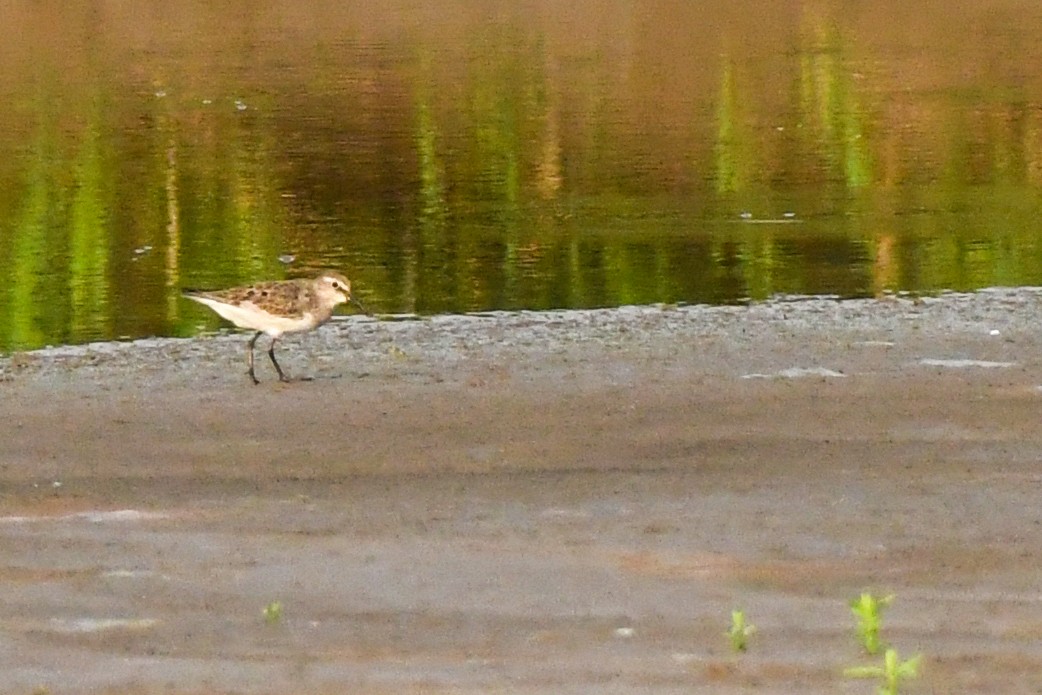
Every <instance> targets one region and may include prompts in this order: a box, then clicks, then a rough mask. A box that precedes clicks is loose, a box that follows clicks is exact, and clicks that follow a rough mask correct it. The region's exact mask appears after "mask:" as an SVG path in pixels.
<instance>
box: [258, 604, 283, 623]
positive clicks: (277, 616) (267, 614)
mask: <svg viewBox="0 0 1042 695" xmlns="http://www.w3.org/2000/svg"><path fill="white" fill-rule="evenodd" d="M261 614H262V615H263V616H264V622H266V623H267V624H268V625H275V624H276V623H278V622H280V621H281V620H282V602H281V601H272V602H271V603H269V604H268V605H266V606H264V610H262V611H261Z"/></svg>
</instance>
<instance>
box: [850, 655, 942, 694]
mask: <svg viewBox="0 0 1042 695" xmlns="http://www.w3.org/2000/svg"><path fill="white" fill-rule="evenodd" d="M922 659H923V655H922V654H917V655H915V656H913V657H912V658H911V659H908V660H906V661H901V658H900V657H899V656H898V655H897V650H896V649H887V650H886V653H884V654H883V665H882V666H853V667H851V668H847V669H844V670H843V675H844V676H845V677H847V678H880V679H882V681H883V684H882V685H881V686H879V691H878V692H879V695H898V692H899V691H898V687H899V686H900V684H901V682H902V681H906V680H910V679H912V678H915V677H916V676H918V675H919V662H920V661H922Z"/></svg>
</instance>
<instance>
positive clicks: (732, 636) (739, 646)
mask: <svg viewBox="0 0 1042 695" xmlns="http://www.w3.org/2000/svg"><path fill="white" fill-rule="evenodd" d="M754 632H756V626H755V625H747V624H746V623H745V611H740V610H734V611H731V628H730V629H729V630H728V631H727V632H725V633H724V634H726V635H727V638H728V639H729V640H731V649H733V650H735V651H736V652H744V651H745V650H746V649H748V648H749V635H751V634H753V633H754Z"/></svg>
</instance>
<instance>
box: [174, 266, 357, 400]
mask: <svg viewBox="0 0 1042 695" xmlns="http://www.w3.org/2000/svg"><path fill="white" fill-rule="evenodd" d="M182 294H183V295H184V296H185V297H187V298H188V299H191V300H192V301H195V302H199V303H200V304H205V305H206V306H208V307H210V308H211V309H213V310H214V311H215V312H217V314H218V315H219V316H221V318H224V319H227V320H228V321H231V322H232V323H234V324H235V325H236V326H238V327H239V328H249V329H251V330H254V331H257V334H256V335H254V336H253V339H252V340H250V345H249V352H248V353H247V357H246V363H247V364H248V365H249V369H248V370H247V374H249V375H250V379H252V380H253V383H254V384H259V383H260V381H259V380H258V379H257V375H256V374H254V372H253V348H254V346H255V345H256V344H257V338H260V337H261V335H262V334H265V333H266V334H267V335H269V336H271V345H270V346H269V347H268V357H270V358H271V363H272V364H273V365H275V371H276V372H278V373H279V381H289V379H288V378H286V375H285V374H284V373H283V371H282V367H280V366H279V363H278V362H277V361H276V360H275V343H276V341H278V339H279V338H281V337H282V335H283V334H284V333H298V332H301V331H311V330H314V329H316V328H318V327H319V326H321V325H322V324H323V323H325V322H326V321H328V320H329V319H330V317H332V316H333V309H335V308H336V307H337V305H339V304H344V303H346V302H351V303H353V304H355V305H356V306H358V307H359V308H360V309H361V310H362V311H366V309H365V307H363V306H362V304H361V302H359V301H358V300H357V299H355V298H354V297H353V296H351V283H350V282H349V281H348V279H347V278H345V277H344V276H343V275H341V274H340V273H333V272H328V273H322V274H321V275H319V276H318V277H316V278H314V279H306V278H305V279H299V280H282V281H272V282H259V283H257V284H254V285H247V286H245V287H232V288H230V289H226V290H215V291H212V292H207V291H202V290H185V291H184V292H183V293H182ZM367 313H368V312H367Z"/></svg>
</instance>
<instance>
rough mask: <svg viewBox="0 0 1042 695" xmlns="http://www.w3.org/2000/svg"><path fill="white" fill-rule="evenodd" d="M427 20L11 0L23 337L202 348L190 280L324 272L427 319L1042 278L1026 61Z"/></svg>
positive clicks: (629, 20) (9, 175)
mask: <svg viewBox="0 0 1042 695" xmlns="http://www.w3.org/2000/svg"><path fill="white" fill-rule="evenodd" d="M406 4H407V5H408V3H406ZM410 7H411V10H410V12H412V13H414V14H410V13H409V12H405V13H404V14H403V15H401V16H399V15H397V14H395V12H394V11H392V10H373V12H376V13H377V14H376V15H375V17H376V18H377V19H378V20H379V21H371V22H368V23H367V22H366V21H362V20H363V19H372V18H371V17H368V15H365V16H364V17H362V18H359V17H355V16H353V15H352V14H351V13H352V12H356V11H357V12H362V10H355V9H350V8H348V9H345V10H344V12H345V13H346V14H347V16H346V18H345V17H341V16H340V15H338V14H335V13H334V14H331V15H330V16H329V17H326V18H324V19H325V20H328V22H327V23H328V24H329V25H330V27H331V28H329V29H326V28H325V27H324V22H322V21H319V22H316V23H314V24H308V25H306V26H303V27H298V28H297V29H296V30H295V31H296V32H298V33H294V32H285V31H283V29H284V28H285V24H286V23H288V22H291V19H289V18H287V17H286V16H283V15H280V16H278V17H277V18H276V19H272V18H271V17H265V16H264V15H263V13H261V15H260V16H258V17H254V18H252V20H251V21H254V22H256V25H250V27H249V30H248V31H247V30H246V29H244V30H243V31H242V32H241V33H240V32H237V31H227V32H221V31H218V30H217V29H216V28H215V29H213V30H207V29H205V28H204V29H199V27H200V26H203V27H209V26H210V24H211V23H212V24H213V25H214V27H217V26H225V27H236V26H239V24H236V22H235V21H231V20H232V19H236V21H238V22H239V23H240V24H241V20H242V18H241V17H238V18H236V17H223V15H222V13H223V12H231V13H233V11H232V10H221V9H211V10H205V11H204V10H203V9H201V8H199V7H195V8H194V9H187V10H184V12H185V19H184V21H186V22H187V23H188V24H189V25H191V26H193V27H195V29H193V30H192V31H189V32H181V33H178V32H177V31H172V32H169V33H164V32H163V31H161V29H162V27H160V26H158V25H155V26H153V25H151V24H148V23H147V22H146V24H145V26H137V25H136V24H134V23H136V22H139V21H143V20H140V19H139V18H127V17H124V18H123V19H122V21H125V22H129V23H131V24H133V26H134V27H135V28H136V29H137V30H139V31H140V32H141V33H142V35H144V36H149V37H151V38H152V39H154V42H155V43H156V45H155V46H153V45H152V43H150V42H146V43H147V48H145V49H143V48H141V47H135V46H133V45H130V46H123V45H122V43H121V41H117V40H114V39H113V37H115V36H120V37H124V36H130V35H132V34H129V33H127V32H126V31H125V30H126V27H125V26H114V27H113V28H112V29H111V32H113V33H112V34H111V35H108V34H105V31H106V30H105V28H104V27H102V28H100V29H99V31H101V32H102V33H101V37H102V38H101V39H98V40H95V39H94V38H84V39H82V41H83V43H82V44H77V43H76V42H75V41H72V42H71V44H70V46H69V51H68V54H67V56H57V55H51V54H47V55H41V54H40V49H39V48H38V46H40V45H42V44H41V43H40V41H39V40H38V39H39V38H40V37H39V35H38V34H34V33H33V31H37V32H40V31H43V32H44V33H45V34H46V32H47V31H58V30H61V33H63V35H69V36H72V37H76V36H81V35H84V34H83V33H82V32H79V33H78V32H77V31H74V30H73V29H75V27H69V26H62V25H61V22H63V21H67V22H73V23H74V22H76V21H78V20H76V19H75V18H72V19H69V18H53V17H47V18H45V19H40V20H39V23H40V25H42V26H45V25H47V24H48V23H51V22H53V23H56V26H55V27H54V28H53V29H47V28H46V26H45V28H44V29H40V28H39V27H37V28H36V29H32V27H29V26H28V25H29V24H31V22H30V20H28V19H26V17H32V15H33V12H32V11H29V12H27V13H25V14H23V15H16V16H11V15H7V16H5V15H3V13H4V12H8V13H10V9H9V8H8V9H4V8H0V18H2V19H5V20H7V22H8V24H11V25H12V26H18V24H19V22H21V23H22V24H25V25H26V27H23V28H25V30H26V33H27V35H28V36H29V37H30V38H32V39H33V40H31V41H30V40H27V41H26V43H25V45H24V46H22V45H21V44H16V45H15V47H14V48H12V49H10V50H9V51H8V52H7V53H3V54H0V68H10V69H0V75H3V77H0V95H2V96H4V97H5V98H7V99H8V101H9V103H10V104H11V105H12V106H11V108H10V109H8V110H7V111H6V112H3V113H0V126H3V127H0V184H2V190H0V234H2V237H0V254H2V255H0V272H2V273H3V277H4V278H5V282H4V283H3V287H2V288H0V351H10V350H16V349H26V348H32V347H38V346H41V345H44V344H48V343H61V342H82V341H88V340H95V339H105V338H112V337H133V336H142V335H156V334H161V335H189V334H192V333H194V332H196V331H197V330H198V329H199V328H200V327H203V328H215V327H217V326H220V325H221V324H220V322H219V321H217V320H216V319H215V318H214V317H213V316H212V315H210V314H209V313H207V312H205V311H204V310H202V309H199V308H197V307H195V306H194V305H186V304H185V303H184V302H183V301H182V300H181V299H180V298H179V295H180V289H181V288H182V287H186V286H203V287H219V286H226V285H231V284H236V283H243V282H249V281H252V280H258V279H267V278H279V277H284V276H295V275H305V274H308V273H310V272H313V270H314V269H316V268H319V267H325V266H333V267H337V268H340V269H342V270H344V271H345V272H347V273H348V274H349V275H350V276H351V277H352V278H353V279H354V281H355V284H356V288H357V290H358V292H359V294H360V295H361V296H362V298H363V299H364V300H365V301H366V303H367V304H369V305H370V306H372V307H373V308H374V309H376V310H379V311H393V312H402V311H406V312H420V313H433V312H446V311H469V310H483V309H497V308H508V309H516V308H533V309H548V308H562V307H589V306H612V305H620V304H627V303H650V302H711V303H720V302H736V301H747V300H760V299H765V298H767V297H770V296H771V295H773V294H775V293H829V294H836V295H840V296H867V295H874V294H878V293H881V292H884V291H897V290H909V291H914V292H922V291H926V292H932V291H938V290H941V289H948V288H950V289H960V290H963V289H975V288H979V287H982V286H986V285H994V284H1007V285H1018V284H1039V283H1040V282H1042V277H1040V276H1042V244H1040V243H1039V240H1038V237H1039V234H1038V229H1039V227H1038V224H1039V223H1038V220H1039V208H1040V196H1039V190H1040V189H1042V117H1040V115H1039V114H1040V113H1042V110H1040V109H1039V108H1038V105H1039V104H1040V103H1042V94H1040V93H1039V91H1038V89H1039V88H1038V87H1034V86H1033V85H1030V84H1024V83H1023V81H1018V80H1017V77H1016V75H1017V72H1016V71H1015V70H1014V71H1012V72H1011V73H1010V72H999V73H996V74H982V76H981V77H980V80H979V82H976V83H974V84H972V85H970V86H969V87H967V86H965V85H959V86H958V88H953V87H951V86H950V83H951V82H952V81H953V80H954V79H955V78H953V77H952V75H956V76H959V78H958V79H965V78H964V77H962V76H963V75H965V73H966V70H965V67H964V66H963V65H962V64H961V62H960V61H967V60H971V59H972V55H971V56H970V57H966V56H963V55H962V54H959V53H952V52H951V51H950V46H949V45H948V44H943V45H942V44H939V43H937V45H935V42H932V41H931V40H930V37H926V38H924V45H923V46H917V51H918V53H916V55H917V56H926V57H925V58H922V60H923V62H924V63H925V64H927V65H932V64H936V65H937V66H940V67H937V68H935V69H936V72H937V73H938V74H937V75H930V74H927V75H920V74H919V73H918V72H916V71H908V70H907V68H906V66H905V64H904V63H903V62H902V61H904V60H906V58H905V57H904V56H903V54H902V53H901V52H900V51H895V52H889V51H890V49H889V48H888V46H890V45H891V44H892V43H893V42H894V40H895V39H894V37H893V36H891V35H888V34H885V33H884V34H882V35H873V34H871V33H870V32H868V31H866V30H865V28H864V27H860V28H859V29H858V30H855V29H854V28H852V27H851V26H850V25H849V24H848V22H849V18H846V17H843V16H839V15H836V14H833V13H830V11H829V9H828V8H829V6H828V5H818V4H815V3H804V4H799V5H798V8H797V9H795V10H793V11H792V12H791V13H789V12H787V11H786V10H784V9H781V10H779V9H777V8H774V9H772V12H775V13H776V14H775V15H773V20H772V21H774V26H775V27H776V29H777V32H778V33H777V36H769V35H768V36H764V37H762V39H763V40H762V41H759V42H757V43H751V42H750V41H749V40H748V39H747V38H746V37H747V36H749V35H752V34H753V33H755V32H751V31H748V29H751V28H753V27H745V28H744V30H743V27H741V26H739V27H738V28H732V27H731V26H730V24H726V25H721V26H718V27H715V30H714V27H713V26H712V21H713V17H714V16H715V15H714V14H713V13H711V12H709V13H706V14H702V13H699V12H695V11H694V10H693V9H690V8H689V11H688V12H682V13H678V14H676V15H675V16H674V15H673V14H670V13H668V12H665V11H664V10H663V11H662V13H660V14H656V12H658V11H657V10H655V9H641V8H639V7H637V6H635V5H634V6H631V5H627V4H611V3H608V4H603V3H596V2H591V3H579V4H578V5H575V6H574V7H573V9H572V10H565V9H563V8H559V7H555V6H552V5H551V6H550V7H551V9H547V10H546V12H545V13H544V14H542V15H535V16H529V15H527V14H524V13H513V12H510V11H507V10H505V9H504V10H503V11H502V12H501V13H500V14H498V15H497V14H496V13H493V15H495V16H490V15H489V14H488V12H487V11H485V10H483V9H482V8H481V7H480V6H479V5H478V4H469V3H466V2H463V3H461V5H460V7H461V8H463V9H462V10H461V11H460V13H458V15H459V18H456V15H453V18H442V17H439V18H438V20H439V21H437V22H434V21H428V20H431V18H430V17H427V15H424V14H423V12H425V11H429V10H424V9H423V7H424V6H422V5H416V6H415V7H413V6H411V5H410ZM714 7H716V9H717V10H718V14H720V15H725V14H727V13H729V12H730V13H733V16H732V17H731V19H730V20H729V21H732V22H741V21H744V18H745V17H747V16H748V15H747V13H746V14H743V13H742V11H741V8H737V7H736V8H734V9H733V10H731V9H727V7H726V6H725V5H724V4H720V5H719V6H715V5H714ZM272 8H275V9H272ZM278 8H282V9H286V8H288V5H286V6H283V5H281V4H280V3H274V4H272V6H271V8H269V10H271V11H272V12H275V11H276V10H277V9H278ZM575 8H578V9H575ZM39 12H40V13H41V14H42V13H43V10H40V11H39ZM210 12H213V13H216V14H215V15H214V16H211V15H210ZM570 13H573V14H570ZM641 13H646V14H641ZM117 14H118V13H117ZM600 15H606V18H604V21H600V20H601V17H600ZM402 16H406V18H405V19H402ZM417 16H421V17H425V18H426V19H425V20H423V21H418V20H416V17H417ZM202 20H205V21H202ZM218 20H220V21H218ZM224 20H228V21H224ZM111 21H113V22H118V21H120V18H119V17H114V18H111ZM166 21H171V22H175V23H176V22H178V21H180V18H179V17H176V16H175V17H168V18H167V20H166ZM265 21H271V22H273V24H272V25H271V26H266V25H265V24H264V22H265ZM936 21H937V22H941V21H942V20H941V18H940V15H939V16H938V19H936ZM385 25H387V26H389V27H390V28H389V29H388V30H387V33H386V34H380V33H377V34H373V30H372V29H369V28H368V27H371V26H375V27H383V26H385ZM755 28H757V30H758V29H759V27H755ZM1022 30H1024V31H1028V30H1027V29H1024V28H1023V27H1022ZM211 31H212V33H210V32H211ZM121 32H122V33H121ZM193 32H196V33H193ZM947 33H950V29H945V30H943V31H942V30H940V29H939V30H938V34H939V35H946V34H947ZM15 34H16V35H17V34H18V32H15ZM1040 34H1042V30H1040ZM84 36H86V35H84ZM89 36H91V37H93V36H94V35H93V34H90V35H89ZM106 37H107V40H106ZM179 37H180V38H179ZM258 37H264V38H263V39H261V38H258ZM690 37H697V38H698V40H697V41H695V40H692V39H691V38H690ZM1040 38H1042V36H1040ZM179 41H183V42H184V43H179ZM888 42H889V43H888ZM945 51H949V52H948V53H946V52H945ZM931 61H932V62H931ZM945 61H951V62H952V64H953V67H952V68H946V67H944V66H946V65H947V63H946V62H945ZM26 65H30V66H32V69H30V70H26V69H23V68H24V67H25V66H26ZM1000 67H1001V66H1000ZM995 85H997V86H995ZM285 255H290V256H293V257H294V258H295V260H294V261H293V262H292V263H290V264H287V263H284V262H281V261H280V260H279V259H280V256H285Z"/></svg>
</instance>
